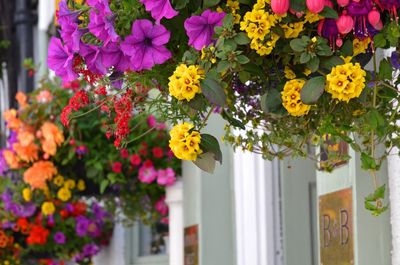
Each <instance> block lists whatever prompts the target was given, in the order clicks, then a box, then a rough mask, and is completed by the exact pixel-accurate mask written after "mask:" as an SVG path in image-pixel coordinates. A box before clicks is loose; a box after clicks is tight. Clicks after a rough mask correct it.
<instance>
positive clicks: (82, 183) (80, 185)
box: [77, 179, 86, 191]
mask: <svg viewBox="0 0 400 265" xmlns="http://www.w3.org/2000/svg"><path fill="white" fill-rule="evenodd" d="M77 188H78V190H79V191H84V190H85V189H86V185H85V181H83V180H82V179H80V180H78V185H77Z"/></svg>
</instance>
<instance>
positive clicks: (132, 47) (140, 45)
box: [121, 19, 172, 71]
mask: <svg viewBox="0 0 400 265" xmlns="http://www.w3.org/2000/svg"><path fill="white" fill-rule="evenodd" d="M170 36H171V33H170V32H169V31H168V30H167V29H166V28H165V27H164V26H162V25H153V23H152V22H151V21H150V20H147V19H138V20H136V21H135V22H134V23H133V25H132V34H131V35H129V36H127V37H126V38H125V40H124V41H123V42H122V43H121V48H122V51H123V52H124V53H125V54H127V55H129V56H130V57H131V68H132V70H134V71H142V70H150V69H151V68H153V66H154V65H156V64H163V63H164V62H165V61H167V60H168V59H169V58H171V57H172V53H171V52H170V51H169V50H168V49H167V48H165V46H164V45H165V44H167V43H168V41H169V39H170Z"/></svg>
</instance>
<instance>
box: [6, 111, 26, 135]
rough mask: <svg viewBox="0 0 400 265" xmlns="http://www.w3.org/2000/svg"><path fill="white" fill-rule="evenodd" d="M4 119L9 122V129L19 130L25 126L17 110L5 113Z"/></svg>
mask: <svg viewBox="0 0 400 265" xmlns="http://www.w3.org/2000/svg"><path fill="white" fill-rule="evenodd" d="M3 117H4V120H5V121H6V122H7V128H10V129H12V130H17V129H19V128H20V127H21V126H22V125H23V123H22V121H21V120H20V119H18V118H17V111H16V110H15V109H9V110H7V111H5V112H4V114H3Z"/></svg>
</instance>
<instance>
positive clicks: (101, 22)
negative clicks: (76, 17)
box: [87, 0, 120, 44]
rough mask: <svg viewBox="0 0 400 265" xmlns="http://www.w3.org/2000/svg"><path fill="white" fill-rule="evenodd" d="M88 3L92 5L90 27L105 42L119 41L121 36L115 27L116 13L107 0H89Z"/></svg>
mask: <svg viewBox="0 0 400 265" xmlns="http://www.w3.org/2000/svg"><path fill="white" fill-rule="evenodd" d="M87 4H88V5H89V6H91V7H92V9H91V10H90V12H89V19H90V21H89V24H88V28H89V31H90V33H92V34H93V35H94V36H96V37H97V38H98V39H99V40H101V41H103V42H104V44H107V43H109V42H110V41H112V42H118V41H119V39H120V37H119V36H118V34H117V33H116V32H115V29H114V14H113V13H112V11H111V9H110V7H109V5H108V1H107V0H89V1H87Z"/></svg>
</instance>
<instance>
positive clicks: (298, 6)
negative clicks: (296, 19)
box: [290, 0, 306, 12]
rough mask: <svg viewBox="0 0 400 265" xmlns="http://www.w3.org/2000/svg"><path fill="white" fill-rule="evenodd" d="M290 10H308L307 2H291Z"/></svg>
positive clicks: (299, 0) (301, 0) (297, 0)
mask: <svg viewBox="0 0 400 265" xmlns="http://www.w3.org/2000/svg"><path fill="white" fill-rule="evenodd" d="M290 8H291V9H293V10H295V11H297V12H302V11H304V10H305V9H306V0H290Z"/></svg>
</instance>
